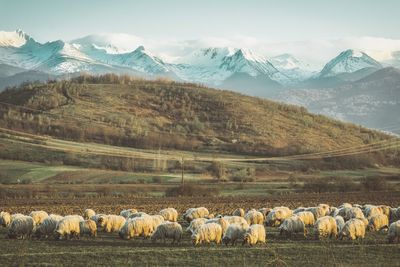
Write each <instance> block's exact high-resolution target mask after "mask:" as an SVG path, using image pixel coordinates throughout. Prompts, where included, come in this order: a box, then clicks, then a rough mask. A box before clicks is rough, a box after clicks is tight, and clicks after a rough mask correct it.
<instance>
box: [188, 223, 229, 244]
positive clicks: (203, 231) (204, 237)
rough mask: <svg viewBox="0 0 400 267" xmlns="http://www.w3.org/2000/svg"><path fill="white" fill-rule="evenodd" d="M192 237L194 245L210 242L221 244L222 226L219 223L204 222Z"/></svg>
mask: <svg viewBox="0 0 400 267" xmlns="http://www.w3.org/2000/svg"><path fill="white" fill-rule="evenodd" d="M191 239H192V243H193V245H197V244H202V243H207V244H210V242H215V243H216V244H220V243H221V239H222V227H221V225H219V224H217V223H206V224H203V225H201V226H200V227H199V228H198V229H197V231H196V232H194V233H193V234H192V237H191Z"/></svg>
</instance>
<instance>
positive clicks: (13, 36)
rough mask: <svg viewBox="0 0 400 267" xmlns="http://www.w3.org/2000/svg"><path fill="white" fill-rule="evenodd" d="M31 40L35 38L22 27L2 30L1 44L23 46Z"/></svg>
mask: <svg viewBox="0 0 400 267" xmlns="http://www.w3.org/2000/svg"><path fill="white" fill-rule="evenodd" d="M29 40H33V38H32V37H30V36H29V35H28V34H26V33H25V32H24V31H23V30H21V29H17V30H15V31H13V32H6V31H0V46H11V47H21V46H23V45H24V44H26V43H27V42H28V41H29Z"/></svg>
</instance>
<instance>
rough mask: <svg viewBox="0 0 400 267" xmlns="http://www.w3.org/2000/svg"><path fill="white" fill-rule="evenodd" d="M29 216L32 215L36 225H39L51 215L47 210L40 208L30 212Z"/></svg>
mask: <svg viewBox="0 0 400 267" xmlns="http://www.w3.org/2000/svg"><path fill="white" fill-rule="evenodd" d="M29 216H31V217H32V219H33V222H34V223H35V225H39V224H41V223H42V222H43V221H44V219H46V218H47V217H49V214H47V212H45V211H43V210H38V211H32V212H31V213H30V214H29Z"/></svg>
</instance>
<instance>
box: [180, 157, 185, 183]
mask: <svg viewBox="0 0 400 267" xmlns="http://www.w3.org/2000/svg"><path fill="white" fill-rule="evenodd" d="M184 164H185V162H184V159H183V156H182V158H181V171H182V181H181V184H182V188H183V184H184V168H185V166H184Z"/></svg>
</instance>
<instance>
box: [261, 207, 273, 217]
mask: <svg viewBox="0 0 400 267" xmlns="http://www.w3.org/2000/svg"><path fill="white" fill-rule="evenodd" d="M271 210H272V209H270V208H261V209H259V210H258V211H259V212H261V213H262V215H263V216H264V218H266V217H267V215H268V213H270V212H271Z"/></svg>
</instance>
